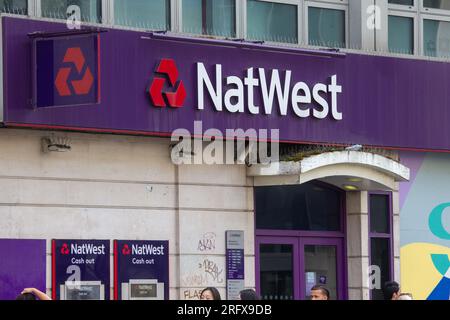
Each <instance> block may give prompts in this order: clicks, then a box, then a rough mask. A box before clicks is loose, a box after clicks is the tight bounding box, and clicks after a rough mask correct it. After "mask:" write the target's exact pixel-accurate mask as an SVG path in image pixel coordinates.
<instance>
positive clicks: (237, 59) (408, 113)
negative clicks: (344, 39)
mask: <svg viewBox="0 0 450 320" xmlns="http://www.w3.org/2000/svg"><path fill="white" fill-rule="evenodd" d="M2 19H3V41H4V43H3V45H4V52H3V53H4V92H5V97H4V99H5V101H4V102H5V110H4V122H5V123H6V124H7V125H9V126H14V125H25V126H32V127H55V128H60V127H63V128H66V129H83V130H92V131H100V132H121V133H141V134H155V135H168V134H170V133H171V132H172V131H173V130H174V129H177V128H187V129H189V130H190V131H191V132H192V131H193V127H194V123H193V122H194V120H202V121H203V128H204V130H206V129H208V128H217V129H219V130H221V131H222V132H224V130H225V129H227V128H242V129H248V128H256V129H259V128H262V129H278V128H279V129H280V139H281V140H282V141H291V142H313V143H314V142H317V143H336V144H356V143H358V144H363V145H373V146H384V147H395V148H411V149H419V148H422V149H433V150H450V126H448V125H447V124H448V120H449V119H450V110H449V109H448V108H447V106H448V105H449V103H450V89H449V87H448V85H447V84H448V83H449V80H450V64H448V63H442V62H432V61H424V60H414V59H399V58H392V57H379V56H378V57H377V56H369V55H359V54H335V53H324V52H313V51H311V50H294V49H293V50H286V49H273V48H270V47H265V46H257V45H254V46H249V45H242V44H239V43H235V42H232V41H229V42H226V41H209V42H205V41H203V42H202V41H199V40H193V39H179V38H171V37H166V36H161V35H151V34H148V33H144V32H136V31H123V30H109V31H108V32H105V33H101V34H100V46H101V53H100V60H101V63H100V64H101V70H102V79H103V80H102V83H101V92H102V101H101V103H100V104H98V105H90V106H76V107H67V108H66V107H65V108H50V109H40V110H35V109H33V108H32V106H31V104H30V98H31V97H32V90H31V78H32V77H31V70H32V67H31V62H32V57H31V52H32V51H31V40H30V39H29V37H28V36H27V34H28V33H31V32H35V31H48V32H57V31H67V30H66V27H65V24H57V23H50V22H42V21H33V20H30V19H15V18H10V17H3V18H2ZM161 59H173V60H174V61H175V64H176V68H177V70H178V74H176V72H173V73H172V72H169V71H168V70H172V69H173V68H171V67H169V68H167V66H166V68H164V67H162V68H161V69H160V70H159V71H160V72H159V73H157V74H156V73H155V71H156V69H157V67H158V66H159V63H160V62H161ZM197 62H201V63H203V64H204V66H205V69H206V70H207V71H208V75H209V77H210V79H211V81H212V82H215V65H216V64H221V65H222V73H223V74H222V78H225V77H227V76H237V77H239V78H240V79H241V81H243V79H244V77H245V76H246V72H247V71H246V70H247V69H249V68H255V69H254V72H255V77H256V78H260V77H259V75H257V72H258V68H265V74H266V80H267V82H268V83H270V81H271V75H272V70H274V69H276V70H279V75H280V78H281V79H282V80H281V82H282V83H284V79H285V75H286V72H285V71H286V70H290V71H292V79H291V87H290V89H291V91H292V89H293V86H294V83H297V82H300V81H302V82H305V83H306V84H307V85H308V86H309V87H310V88H311V90H312V88H313V86H314V85H315V84H317V83H322V84H325V85H329V84H330V83H331V77H332V76H333V75H336V76H337V78H336V79H337V84H338V85H340V86H342V90H343V92H342V93H339V94H337V99H335V100H337V101H338V107H337V110H338V111H339V112H342V114H343V120H341V121H338V120H335V117H332V116H331V111H330V113H329V114H328V116H327V117H326V118H324V119H321V120H319V119H316V118H313V117H308V118H300V117H298V116H297V115H295V114H294V111H293V108H292V106H291V103H290V102H291V98H292V93H291V94H290V95H289V103H288V110H287V115H286V116H281V115H280V114H279V106H278V103H274V105H273V112H272V113H271V114H269V115H266V114H263V112H262V110H263V109H264V107H263V104H262V93H261V88H260V87H259V88H258V89H255V94H254V99H255V105H257V106H260V114H258V115H252V114H250V112H249V110H248V103H247V99H248V93H245V97H244V100H245V102H244V105H245V112H244V113H231V112H228V111H226V110H225V108H224V111H222V112H218V111H216V110H215V108H214V106H213V104H212V100H211V99H210V98H209V96H206V97H205V106H204V110H198V108H197V107H198V97H197V66H196V63H197ZM169 73H170V74H171V75H172V77H168V74H169ZM156 78H159V79H160V80H157V81H156V84H155V82H153V81H154V80H155V79H156ZM169 80H170V81H169ZM259 80H261V79H259ZM158 81H159V82H158ZM180 81H182V85H181V82H180ZM260 82H261V81H260ZM152 83H153V84H155V87H154V89H155V90H154V96H153V99H150V96H149V94H148V90H149V88H150V86H151V84H152ZM181 86H183V87H184V88H185V90H186V94H187V96H186V99H183V94H181V93H180V94H179V95H173V94H172V95H170V93H173V91H174V90H177V89H178V88H180V87H181ZM235 87H236V86H235V85H231V86H226V85H225V86H224V93H223V95H225V91H226V90H228V89H230V88H235ZM205 90H206V89H205ZM161 92H165V93H163V94H162V97H161V96H160V93H161ZM166 93H168V94H166ZM319 95H321V96H322V98H324V99H325V100H326V101H327V103H328V104H329V106H330V109H331V101H332V100H333V99H332V94H330V93H327V94H326V93H325V92H320V91H319ZM276 96H277V95H276V94H275V100H277V98H276ZM316 100H318V99H316ZM158 103H159V104H161V103H162V104H168V105H172V106H180V105H183V107H181V108H176V107H169V106H167V107H165V108H162V107H156V106H155V105H157V104H158ZM302 108H315V109H316V110H319V111H320V110H321V107H320V106H318V105H317V103H316V104H308V105H304V106H302Z"/></svg>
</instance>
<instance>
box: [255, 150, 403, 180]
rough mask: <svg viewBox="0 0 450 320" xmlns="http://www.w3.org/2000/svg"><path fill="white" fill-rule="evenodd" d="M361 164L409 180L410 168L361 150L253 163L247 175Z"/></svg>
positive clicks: (292, 173) (284, 173) (296, 173)
mask: <svg viewBox="0 0 450 320" xmlns="http://www.w3.org/2000/svg"><path fill="white" fill-rule="evenodd" d="M342 164H344V165H354V166H363V167H366V168H369V169H372V170H376V171H378V172H382V173H384V174H386V175H388V176H390V177H392V178H393V179H394V180H395V181H398V182H403V181H409V179H410V170H409V168H407V167H406V166H404V165H402V164H401V163H399V162H397V161H395V160H392V159H389V158H387V157H384V156H381V155H378V154H374V153H369V152H361V151H335V152H326V153H322V154H319V155H315V156H311V157H308V158H305V159H303V160H301V161H295V162H294V161H280V162H274V163H271V164H269V165H263V164H258V165H253V166H251V167H249V168H248V170H247V175H248V176H249V177H269V176H292V175H300V174H304V173H307V172H310V171H313V170H316V169H319V168H322V167H327V166H334V165H342Z"/></svg>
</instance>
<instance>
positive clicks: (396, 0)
mask: <svg viewBox="0 0 450 320" xmlns="http://www.w3.org/2000/svg"><path fill="white" fill-rule="evenodd" d="M388 3H391V4H401V5H405V6H413V5H414V0H389V1H388Z"/></svg>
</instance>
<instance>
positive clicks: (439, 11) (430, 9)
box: [420, 0, 450, 16]
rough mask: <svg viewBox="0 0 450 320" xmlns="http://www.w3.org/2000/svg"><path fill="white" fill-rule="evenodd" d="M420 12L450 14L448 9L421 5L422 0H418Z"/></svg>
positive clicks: (440, 14)
mask: <svg viewBox="0 0 450 320" xmlns="http://www.w3.org/2000/svg"><path fill="white" fill-rule="evenodd" d="M420 12H421V13H422V14H426V15H428V14H432V15H439V16H450V9H449V10H445V9H435V8H427V7H425V6H424V5H423V0H420Z"/></svg>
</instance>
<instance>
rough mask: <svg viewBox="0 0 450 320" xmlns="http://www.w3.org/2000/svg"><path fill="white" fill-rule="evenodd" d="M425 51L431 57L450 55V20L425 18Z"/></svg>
mask: <svg viewBox="0 0 450 320" xmlns="http://www.w3.org/2000/svg"><path fill="white" fill-rule="evenodd" d="M423 52H424V54H425V55H426V56H430V57H450V22H447V21H438V20H428V19H424V20H423Z"/></svg>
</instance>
